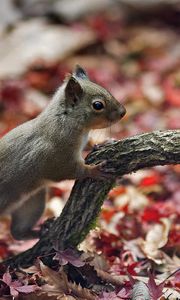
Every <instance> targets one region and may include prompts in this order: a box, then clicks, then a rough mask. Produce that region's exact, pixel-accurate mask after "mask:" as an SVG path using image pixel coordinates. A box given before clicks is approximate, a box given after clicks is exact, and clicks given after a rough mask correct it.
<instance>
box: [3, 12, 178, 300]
mask: <svg viewBox="0 0 180 300" xmlns="http://www.w3.org/2000/svg"><path fill="white" fill-rule="evenodd" d="M131 13H132V12H131ZM126 14H127V12H126ZM51 18H52V17H51ZM51 18H47V19H46V20H44V19H43V18H42V17H38V18H37V17H36V18H32V17H31V18H30V19H29V20H26V21H22V20H16V22H15V23H14V24H13V26H12V28H10V29H7V28H3V29H2V30H1V31H0V41H1V42H2V41H3V46H2V48H1V49H0V136H1V137H2V136H3V135H4V134H6V133H7V132H8V131H9V130H11V129H12V128H14V127H15V126H17V125H18V124H20V123H22V122H24V121H26V120H29V119H32V118H34V117H35V116H36V115H37V114H38V113H40V112H41V110H42V109H43V108H44V107H45V106H46V105H47V103H48V102H49V100H50V97H51V95H52V94H53V93H54V91H55V90H56V88H57V87H58V86H59V85H60V84H61V83H62V81H63V79H64V76H65V75H66V74H67V73H68V72H70V71H71V70H72V68H73V67H74V64H75V63H78V64H80V65H82V66H83V67H84V68H86V70H87V72H88V74H89V77H90V78H91V79H92V80H94V81H96V82H98V83H99V84H101V85H102V86H104V87H106V88H107V89H108V90H110V91H111V93H112V94H113V95H114V96H115V97H116V98H117V99H118V100H119V101H121V102H122V103H123V104H124V105H125V107H126V109H127V115H126V116H125V118H124V119H123V120H122V121H121V123H120V124H116V125H114V126H112V127H111V129H108V130H101V131H94V132H93V133H92V139H93V140H94V143H101V142H103V141H104V140H106V139H107V138H108V137H110V138H117V139H121V138H122V137H127V136H131V135H134V134H137V133H142V132H147V131H152V130H156V129H177V128H179V127H180V118H179V111H178V108H179V106H180V89H179V87H180V71H179V69H180V68H179V67H180V63H179V62H180V43H179V35H178V30H177V24H174V22H173V21H174V19H170V20H169V19H168V20H166V19H165V20H164V19H163V16H162V15H160V17H159V18H157V17H156V18H153V17H152V18H150V19H148V20H147V22H144V21H142V22H140V20H141V19H140V17H139V18H135V19H134V20H133V21H132V20H130V19H129V18H127V16H125V15H123V14H122V12H121V10H119V7H118V8H117V7H115V8H113V7H112V8H111V9H107V10H105V11H104V10H103V11H101V12H96V13H93V14H88V15H85V16H81V17H78V18H75V20H74V19H73V20H69V19H68V18H67V17H66V18H67V19H66V18H65V17H64V18H61V17H59V18H57V16H56V18H53V22H52V19H51ZM47 32H48V34H47ZM30 36H31V38H32V41H31V42H29V37H30ZM40 38H41V40H40V43H37V44H34V43H36V41H39V39H40ZM26 40H28V41H27V42H25V41H26ZM17 41H18V43H17ZM43 43H44V44H45V47H44V48H43V46H42V45H44V44H43ZM17 44H18V46H17ZM15 45H16V47H14V46H15ZM36 45H37V46H36ZM7 49H8V55H7ZM27 53H31V55H26V54H27ZM179 176H180V167H179V166H178V165H177V166H165V167H155V168H153V169H149V170H143V171H138V172H137V173H135V174H130V175H128V176H125V177H124V178H122V179H119V180H118V181H117V186H116V187H114V189H113V190H111V192H110V193H109V195H108V197H107V199H106V200H105V202H104V205H103V207H102V211H101V214H100V217H99V220H98V222H97V228H95V230H93V231H91V232H90V234H89V235H88V237H87V238H86V240H85V241H84V242H83V243H82V244H81V245H80V249H79V252H78V253H75V252H74V251H72V250H70V249H67V250H66V251H64V252H56V253H54V263H53V265H52V266H46V265H45V264H44V263H43V262H42V259H41V258H38V259H37V261H36V262H35V264H34V266H32V267H30V268H28V269H20V270H9V269H7V270H4V269H3V268H2V269H0V273H1V279H0V297H1V298H0V299H11V298H13V297H15V298H18V299H32V300H33V299H40V300H43V299H53V300H54V299H104V300H105V299H106V300H111V299H112V300H115V299H116V300H118V299H153V300H155V299H180V272H179V271H178V270H179V269H180V258H179V256H180V199H179V198H180V189H179ZM72 185H73V182H61V183H59V184H57V185H56V186H54V187H52V190H51V197H50V199H49V201H48V203H47V210H46V212H45V214H44V216H43V218H42V220H41V221H40V222H41V223H42V222H43V221H44V220H45V219H47V218H48V217H52V216H58V215H59V214H60V212H61V210H62V208H63V206H64V204H65V202H66V200H67V198H68V195H69V193H70V190H71V187H72ZM35 242H36V241H28V242H16V241H14V240H13V239H12V238H11V236H10V234H9V220H8V219H7V218H5V217H1V219H0V258H1V259H2V260H3V259H6V258H8V257H10V256H12V255H13V254H17V253H20V252H22V251H24V250H25V249H27V248H30V247H31V246H32V245H33V244H34V243H35Z"/></svg>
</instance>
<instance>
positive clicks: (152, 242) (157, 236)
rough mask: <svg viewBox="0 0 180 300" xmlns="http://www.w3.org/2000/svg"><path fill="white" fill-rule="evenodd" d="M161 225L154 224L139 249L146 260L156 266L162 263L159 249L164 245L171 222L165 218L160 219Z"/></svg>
mask: <svg viewBox="0 0 180 300" xmlns="http://www.w3.org/2000/svg"><path fill="white" fill-rule="evenodd" d="M160 221H161V223H159V224H155V225H154V226H153V227H152V228H151V230H150V231H149V232H148V233H147V235H146V239H145V241H143V242H142V245H141V248H142V250H143V252H144V253H145V254H146V255H147V257H148V258H150V259H152V260H153V261H155V262H156V263H157V264H161V263H162V258H163V257H162V252H161V251H159V249H160V248H162V247H163V246H165V245H166V243H167V241H168V234H169V230H170V226H171V221H170V220H169V219H167V218H161V219H160Z"/></svg>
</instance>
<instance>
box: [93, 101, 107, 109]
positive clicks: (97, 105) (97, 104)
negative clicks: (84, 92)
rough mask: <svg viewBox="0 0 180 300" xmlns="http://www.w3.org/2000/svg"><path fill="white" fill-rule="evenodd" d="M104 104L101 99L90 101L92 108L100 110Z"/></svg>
mask: <svg viewBox="0 0 180 300" xmlns="http://www.w3.org/2000/svg"><path fill="white" fill-rule="evenodd" d="M104 106H105V105H104V102H102V101H94V102H93V103H92V107H93V108H94V110H98V111H100V110H102V109H103V108H104Z"/></svg>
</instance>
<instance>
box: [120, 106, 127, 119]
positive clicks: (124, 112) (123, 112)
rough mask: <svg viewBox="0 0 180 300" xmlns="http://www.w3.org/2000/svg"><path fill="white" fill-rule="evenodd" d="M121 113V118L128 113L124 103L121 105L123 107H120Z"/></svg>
mask: <svg viewBox="0 0 180 300" xmlns="http://www.w3.org/2000/svg"><path fill="white" fill-rule="evenodd" d="M119 114H120V117H121V118H122V117H124V115H125V114H126V109H125V107H124V106H123V105H121V107H120V108H119Z"/></svg>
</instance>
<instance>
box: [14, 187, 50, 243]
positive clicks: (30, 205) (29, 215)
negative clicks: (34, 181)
mask: <svg viewBox="0 0 180 300" xmlns="http://www.w3.org/2000/svg"><path fill="white" fill-rule="evenodd" d="M45 200H46V189H43V190H40V191H38V192H37V193H36V194H33V195H31V196H30V198H29V199H28V200H27V201H26V202H24V203H23V204H22V205H21V206H20V207H19V208H18V209H17V210H16V211H14V212H13V213H12V221H11V234H12V236H13V237H14V238H15V239H16V240H25V239H33V238H39V236H40V231H37V230H33V227H34V225H35V224H36V223H37V221H38V220H39V218H40V217H41V215H42V213H43V211H44V208H45Z"/></svg>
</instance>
